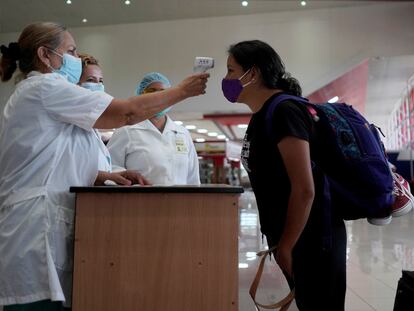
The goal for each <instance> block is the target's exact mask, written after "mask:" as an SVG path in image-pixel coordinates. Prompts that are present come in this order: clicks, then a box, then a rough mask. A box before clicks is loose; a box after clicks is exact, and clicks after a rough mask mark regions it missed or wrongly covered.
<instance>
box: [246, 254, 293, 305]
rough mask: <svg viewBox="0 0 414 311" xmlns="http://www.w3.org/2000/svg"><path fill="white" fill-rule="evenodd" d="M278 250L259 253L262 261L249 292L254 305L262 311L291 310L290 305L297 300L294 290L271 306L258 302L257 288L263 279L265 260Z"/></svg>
mask: <svg viewBox="0 0 414 311" xmlns="http://www.w3.org/2000/svg"><path fill="white" fill-rule="evenodd" d="M275 249H276V246H274V247H272V248H270V249H268V250H264V251H260V252H258V253H257V254H256V255H257V256H259V257H261V259H260V264H259V267H258V269H257V272H256V276H255V277H254V279H253V282H252V284H251V285H250V290H249V294H250V297H252V299H253V302H254V305H255V306H256V309H257V310H260V308H263V309H268V310H269V309H279V308H280V309H279V310H280V311H286V310H288V309H289V306H290V304H291V303H292V301H293V299H294V298H295V289H294V288H293V289H292V290H291V291H290V293H289V294H288V295H287V296H286V297H285V298H283V299H281V300H280V301H278V302H276V303H273V304H270V305H265V304H262V303H259V302H257V300H256V292H257V288H258V287H259V283H260V279H261V277H262V274H263V269H264V264H265V260H266V257H267V256H269V257H271V256H272V252H273V251H274V250H275Z"/></svg>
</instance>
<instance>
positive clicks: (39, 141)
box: [0, 72, 113, 305]
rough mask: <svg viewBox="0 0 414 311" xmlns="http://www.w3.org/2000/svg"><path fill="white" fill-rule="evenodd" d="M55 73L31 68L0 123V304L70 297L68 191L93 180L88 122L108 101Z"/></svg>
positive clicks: (94, 154)
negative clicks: (42, 72) (34, 70)
mask: <svg viewBox="0 0 414 311" xmlns="http://www.w3.org/2000/svg"><path fill="white" fill-rule="evenodd" d="M112 99H113V98H112V97H111V96H109V95H108V94H106V93H104V92H99V93H98V92H92V91H90V90H87V89H84V88H82V87H79V86H77V85H74V84H71V83H69V82H68V81H67V80H66V78H64V77H62V76H61V75H59V74H57V73H52V74H41V73H38V72H32V73H30V74H29V76H28V78H27V79H25V80H23V81H21V82H20V83H19V84H18V85H17V86H16V90H15V91H14V93H13V94H12V96H11V97H10V99H9V100H8V102H7V104H6V106H5V109H4V113H3V116H2V118H3V120H2V121H3V122H2V123H1V129H0V146H1V148H0V172H1V174H0V305H9V304H22V303H30V302H34V301H39V300H44V299H51V300H58V301H64V300H65V299H66V305H68V303H70V300H71V286H72V284H71V283H72V261H73V260H72V259H73V258H72V255H73V254H72V252H73V234H74V232H73V222H74V206H75V204H74V203H75V202H74V194H72V193H69V187H70V186H90V185H93V183H94V181H95V178H96V176H97V172H98V149H99V144H98V140H97V139H96V136H95V134H94V131H93V129H92V126H93V125H94V123H95V122H96V120H97V119H98V117H99V116H100V115H101V114H102V112H103V111H104V110H105V109H106V108H107V106H108V105H109V103H110V102H111V101H112Z"/></svg>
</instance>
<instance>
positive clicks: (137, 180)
mask: <svg viewBox="0 0 414 311" xmlns="http://www.w3.org/2000/svg"><path fill="white" fill-rule="evenodd" d="M115 174H117V173H115ZM118 174H120V175H121V177H122V178H124V179H127V180H128V181H130V182H131V184H132V185H135V184H140V185H142V186H145V185H151V183H150V182H149V181H148V180H147V179H145V177H144V176H142V175H141V174H140V173H138V171H134V170H126V171H122V172H119V173H118ZM114 181H115V182H116V180H114ZM116 183H117V182H116Z"/></svg>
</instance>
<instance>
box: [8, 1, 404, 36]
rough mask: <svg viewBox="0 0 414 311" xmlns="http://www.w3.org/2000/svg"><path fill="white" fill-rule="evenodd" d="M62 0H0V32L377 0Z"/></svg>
mask: <svg viewBox="0 0 414 311" xmlns="http://www.w3.org/2000/svg"><path fill="white" fill-rule="evenodd" d="M66 1H67V0H41V1H40V0H37V1H33V0H1V1H0V33H1V32H3V33H5V32H18V31H20V30H21V29H23V28H24V26H26V25H27V24H29V23H31V22H35V21H46V20H47V21H58V22H60V23H62V24H64V25H66V26H68V27H82V26H86V25H87V26H97V25H113V24H126V23H140V22H149V21H160V20H174V19H187V18H201V17H212V16H229V15H243V14H255V13H268V12H280V11H292V10H312V9H321V8H332V7H346V6H358V5H369V4H371V3H378V2H381V0H380V1H378V0H354V1H346V0H323V1H321V0H307V1H306V2H307V5H306V6H301V5H300V2H301V1H299V0H287V1H286V0H285V1H282V0H250V1H249V4H248V6H247V7H243V6H242V5H241V0H129V1H130V4H129V5H126V4H125V0H70V1H71V4H66ZM388 1H389V0H388ZM391 1H392V0H391ZM394 1H396V0H394ZM403 1H404V0H403ZM382 2H384V1H382ZM399 2H401V1H399ZM28 12H30V15H29V14H28ZM84 18H86V19H87V22H86V23H83V22H82V20H83V19H84Z"/></svg>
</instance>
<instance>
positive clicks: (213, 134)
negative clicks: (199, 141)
mask: <svg viewBox="0 0 414 311" xmlns="http://www.w3.org/2000/svg"><path fill="white" fill-rule="evenodd" d="M207 135H208V136H210V137H216V136H217V135H218V134H217V133H216V132H209V133H207Z"/></svg>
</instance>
